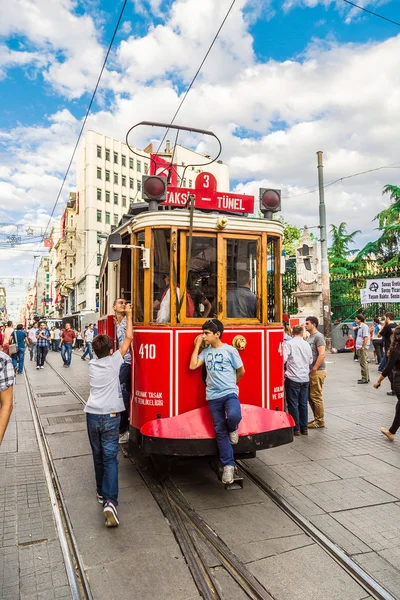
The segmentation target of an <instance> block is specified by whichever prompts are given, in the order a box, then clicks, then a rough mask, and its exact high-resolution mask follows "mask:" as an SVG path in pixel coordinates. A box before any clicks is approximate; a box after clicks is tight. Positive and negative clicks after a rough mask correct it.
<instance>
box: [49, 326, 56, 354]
mask: <svg viewBox="0 0 400 600" xmlns="http://www.w3.org/2000/svg"><path fill="white" fill-rule="evenodd" d="M54 330H55V327H54V325H53V327H51V329H50V347H51V350H52V352H54V350H55V346H54Z"/></svg>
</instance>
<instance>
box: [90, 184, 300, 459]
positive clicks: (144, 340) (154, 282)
mask: <svg viewBox="0 0 400 600" xmlns="http://www.w3.org/2000/svg"><path fill="white" fill-rule="evenodd" d="M210 181H212V183H213V186H214V193H215V194H216V193H217V192H216V189H215V181H214V178H213V176H212V175H211V174H204V173H202V174H201V176H199V181H198V182H197V186H196V188H197V190H199V188H200V187H201V186H203V187H204V186H207V187H208V188H209V186H210ZM203 191H204V192H205V191H206V190H203ZM191 193H193V194H194V197H192V203H193V204H192V206H191V209H190V210H188V209H187V208H186V206H185V205H186V203H187V197H189V195H190V194H191ZM182 196H184V197H183V198H182ZM222 196H224V197H225V201H226V199H227V198H228V200H229V198H230V197H232V196H236V200H237V199H238V195H228V194H225V195H222V194H221V197H222ZM187 197H185V195H184V194H181V195H179V196H177V195H176V194H173V193H167V198H166V200H164V201H163V202H162V203H160V204H158V203H157V202H152V201H151V202H150V203H149V204H148V203H147V202H141V203H140V204H135V205H133V207H132V210H133V211H134V214H133V215H131V216H130V217H127V218H126V219H125V222H124V223H123V224H120V226H119V227H118V228H117V229H116V230H114V233H113V234H111V236H110V238H109V242H111V246H110V247H111V248H113V247H115V246H116V245H118V246H121V247H122V246H124V248H123V249H122V250H120V251H119V256H117V257H116V256H115V255H113V254H115V252H114V253H113V251H109V256H105V257H104V258H103V263H102V267H101V272H100V311H101V316H100V321H99V332H100V333H108V335H110V336H111V337H115V336H114V320H113V309H112V306H113V302H114V300H115V299H116V298H119V297H122V298H125V299H126V300H127V301H129V302H131V303H132V306H133V322H134V339H133V344H132V394H131V404H130V441H129V444H130V449H131V450H133V447H132V446H135V449H139V450H140V451H141V452H143V453H145V454H163V455H174V456H205V455H215V454H217V447H216V441H215V433H214V429H213V424H212V420H211V416H210V413H209V410H208V408H207V403H206V399H205V385H204V383H203V379H202V373H201V369H199V370H197V371H190V370H189V362H190V356H191V354H192V351H193V344H194V340H195V339H196V337H197V336H198V335H199V333H201V326H202V324H203V323H204V321H205V320H207V319H208V318H211V317H216V318H218V319H220V320H221V321H222V322H223V324H224V327H225V331H224V335H223V342H225V343H227V344H232V345H233V346H235V347H236V348H237V349H238V350H239V352H240V354H241V357H242V360H243V363H244V367H245V371H246V373H245V376H244V377H243V378H242V380H241V381H240V383H239V390H240V394H239V397H240V402H241V406H242V415H243V419H242V421H241V423H240V426H239V436H240V437H239V443H238V444H237V445H236V446H235V447H234V449H235V455H240V456H243V455H245V456H248V457H249V456H255V452H256V451H257V450H261V449H264V448H271V447H275V446H279V445H282V444H287V443H290V442H291V441H292V440H293V425H294V422H293V419H292V418H291V417H290V415H288V414H286V413H285V412H284V391H283V327H282V322H281V317H282V305H281V302H282V293H281V254H282V252H281V247H282V235H283V226H282V225H281V223H280V222H278V221H275V220H270V219H266V218H249V217H248V216H247V214H243V207H244V206H245V207H248V206H249V202H250V204H251V200H252V201H253V203H254V199H253V198H251V197H249V196H247V197H243V199H244V202H243V203H240V202H236V204H235V202H225V203H226V204H227V205H228V211H229V212H224V211H223V210H222V209H220V210H214V211H211V212H210V211H209V210H208V211H207V210H202V209H199V208H197V207H196V205H197V198H198V197H199V195H196V192H193V190H187ZM182 204H184V206H183V207H182ZM199 204H200V205H201V203H199ZM235 206H236V211H235ZM171 208H172V209H171ZM245 210H246V211H247V210H248V208H245ZM116 242H117V244H116ZM118 242H119V243H118ZM109 245H110V244H109ZM116 258H118V260H115V259H116ZM238 288H242V292H243V289H244V292H243V294H244V295H245V296H246V298H251V302H250V303H249V302H247V303H245V305H243V302H242V303H241V302H240V301H238V300H237V295H238ZM182 290H183V292H182ZM239 295H240V294H239ZM249 305H250V306H253V307H254V308H252V309H251V310H250V309H249Z"/></svg>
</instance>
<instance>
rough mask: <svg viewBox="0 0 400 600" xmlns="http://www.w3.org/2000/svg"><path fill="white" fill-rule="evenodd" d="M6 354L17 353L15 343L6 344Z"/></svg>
mask: <svg viewBox="0 0 400 600" xmlns="http://www.w3.org/2000/svg"><path fill="white" fill-rule="evenodd" d="M8 354H9V355H10V356H12V355H13V354H17V344H9V346H8Z"/></svg>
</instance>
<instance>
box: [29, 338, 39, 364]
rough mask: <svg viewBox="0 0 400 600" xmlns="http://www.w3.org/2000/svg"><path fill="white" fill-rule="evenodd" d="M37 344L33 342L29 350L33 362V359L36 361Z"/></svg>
mask: <svg viewBox="0 0 400 600" xmlns="http://www.w3.org/2000/svg"><path fill="white" fill-rule="evenodd" d="M36 346H37V344H36V342H31V345H30V348H29V355H30V358H31V360H33V358H35V360H36Z"/></svg>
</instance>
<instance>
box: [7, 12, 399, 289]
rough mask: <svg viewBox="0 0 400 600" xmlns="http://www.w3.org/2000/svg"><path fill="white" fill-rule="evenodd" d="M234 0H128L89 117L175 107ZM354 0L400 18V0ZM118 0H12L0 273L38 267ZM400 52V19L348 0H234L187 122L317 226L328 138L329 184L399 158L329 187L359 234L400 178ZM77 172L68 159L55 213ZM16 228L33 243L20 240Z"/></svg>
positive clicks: (361, 239) (336, 214) (116, 118)
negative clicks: (319, 154) (13, 240)
mask: <svg viewBox="0 0 400 600" xmlns="http://www.w3.org/2000/svg"><path fill="white" fill-rule="evenodd" d="M231 2H232V0H128V3H127V7H126V10H125V13H124V16H123V19H122V24H121V26H120V29H119V32H118V35H117V37H116V40H115V43H114V47H113V51H112V53H111V55H110V58H109V61H108V63H107V68H106V70H105V72H104V74H103V78H102V81H101V84H100V87H99V92H98V95H97V97H96V101H95V103H94V106H93V110H92V114H91V116H90V118H89V120H88V124H87V128H92V129H95V130H97V131H99V132H102V133H106V134H108V135H110V136H113V137H115V138H117V139H124V138H125V134H126V131H127V129H128V128H129V127H130V126H131V125H133V124H134V123H135V122H138V121H140V120H158V121H169V120H170V119H171V118H172V115H173V114H174V112H175V110H176V108H177V106H178V104H179V101H180V98H181V97H182V94H183V93H184V91H185V89H186V87H187V85H188V83H189V82H190V80H191V78H192V77H193V74H194V73H195V71H196V70H197V67H198V65H199V64H200V61H201V60H202V58H203V56H204V54H205V52H206V50H207V48H208V46H209V44H210V42H211V40H212V38H213V37H214V34H215V32H216V30H217V29H218V26H219V24H220V23H221V22H222V19H223V17H224V16H225V14H226V12H227V10H228V8H229V6H230V4H231ZM357 3H358V4H360V5H362V6H364V7H366V8H368V9H370V10H373V11H375V12H378V13H380V14H382V15H384V16H386V17H388V18H391V19H393V20H395V21H396V20H397V21H400V3H399V2H398V0H358V2H357ZM122 4H123V1H122V0H51V1H49V0H14V1H13V2H8V1H6V0H0V14H1V15H2V18H1V20H0V86H1V93H0V154H1V157H0V222H1V223H0V276H3V277H4V276H20V277H27V278H29V277H30V276H31V274H32V272H33V265H34V262H33V261H34V259H33V257H34V255H37V254H41V253H42V252H43V247H42V246H40V245H39V244H37V243H32V238H33V240H35V239H36V237H39V236H40V234H41V233H42V231H43V229H41V228H44V227H45V226H46V225H47V222H48V218H49V214H50V212H51V210H52V208H53V205H54V201H55V199H56V196H57V193H58V190H59V188H60V184H61V181H62V178H63V176H64V173H65V170H66V167H67V165H68V162H69V160H70V157H71V153H72V149H73V147H74V144H75V141H76V139H77V134H78V131H79V128H80V125H81V122H82V121H81V120H82V118H83V115H84V114H85V111H86V108H87V105H88V102H89V99H90V95H91V93H92V91H93V88H94V85H95V82H96V79H97V76H98V74H99V71H100V68H101V64H102V61H103V59H104V56H105V52H106V49H107V47H108V44H109V41H110V39H111V36H112V33H113V30H114V27H115V24H116V22H117V19H118V16H119V12H120V10H121V7H122ZM399 57H400V28H399V27H396V26H395V25H393V24H391V23H388V22H386V21H383V20H381V19H378V18H377V17H373V16H370V15H368V14H366V13H365V12H362V11H360V10H357V9H356V8H352V7H351V6H349V5H348V4H346V3H345V2H344V1H343V0H336V1H330V0H236V3H235V5H234V8H233V9H232V11H231V13H230V16H229V18H228V20H227V22H226V24H225V26H224V28H223V30H222V33H221V34H220V37H219V39H218V41H217V43H216V45H215V46H214V48H213V50H212V53H211V54H210V56H209V58H208V60H207V62H206V64H205V65H204V67H203V69H202V71H201V74H200V76H199V77H198V79H197V80H196V83H195V86H194V88H193V89H192V90H191V92H190V94H189V96H188V97H187V99H186V101H185V103H184V105H183V108H182V110H181V112H180V115H179V118H178V119H177V122H178V123H180V124H184V125H192V126H194V127H198V128H204V129H211V130H213V131H215V132H216V133H217V135H219V137H220V138H221V140H222V142H223V154H222V158H223V160H224V161H225V162H226V163H227V164H228V165H229V166H230V170H231V189H237V190H240V191H241V190H244V191H246V192H247V193H257V190H258V188H259V187H260V186H261V187H265V186H273V187H279V188H281V189H282V191H283V198H284V199H283V215H284V217H285V218H286V219H287V220H288V221H289V222H290V223H293V224H297V225H299V226H303V225H304V224H308V225H309V226H315V225H316V224H317V214H318V194H317V192H316V191H315V189H316V184H317V170H316V151H317V150H323V151H324V163H325V171H324V174H325V182H326V183H329V182H331V181H335V180H337V179H340V178H342V177H346V176H348V175H352V174H354V173H358V172H362V171H367V170H369V169H376V168H378V167H384V166H385V167H386V166H389V165H393V166H392V167H391V168H385V169H381V170H379V171H375V172H372V173H369V174H365V175H360V176H358V177H354V178H350V179H347V180H344V181H343V182H339V183H337V184H335V185H332V186H330V187H328V188H327V189H326V194H325V197H326V204H327V215H328V224H331V223H335V224H338V223H340V222H341V221H346V222H347V224H348V229H349V230H350V231H353V230H355V229H361V230H362V234H361V235H359V236H358V238H357V247H362V246H363V245H364V244H365V243H366V242H367V241H369V240H371V239H374V238H375V237H376V235H377V233H376V231H375V226H376V225H375V224H374V223H373V222H372V219H373V217H374V215H375V214H376V213H377V212H379V211H380V210H381V209H382V208H383V207H384V206H386V205H387V203H388V201H389V199H388V198H386V197H382V194H381V192H382V187H383V185H385V184H387V183H392V184H399V178H400V170H399V167H400V135H399V133H400V132H399V124H398V115H399V107H400V69H399V64H398V63H399V60H400V59H399ZM138 141H139V142H140V143H143V144H144V143H145V141H146V140H144V139H140V140H138ZM187 142H188V143H189V142H190V140H187ZM201 149H203V150H207V148H206V147H203V146H201ZM74 181H75V172H74V168H72V169H71V172H70V175H69V177H68V180H67V185H66V187H65V190H64V194H63V196H62V198H61V202H60V203H59V206H58V208H57V211H56V214H60V213H61V212H62V210H63V206H64V203H65V200H66V198H67V194H68V192H69V191H71V190H73V189H74ZM5 224H14V226H12V225H8V226H7V225H5ZM15 224H19V227H18V228H17V227H16V226H15ZM10 235H17V236H19V237H20V239H21V241H23V242H27V241H30V242H31V243H30V244H24V245H23V246H22V247H21V245H19V246H18V245H17V246H15V247H14V248H10V247H9V239H10V238H9V236H10ZM29 237H30V238H31V239H29ZM36 261H37V259H36Z"/></svg>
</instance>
